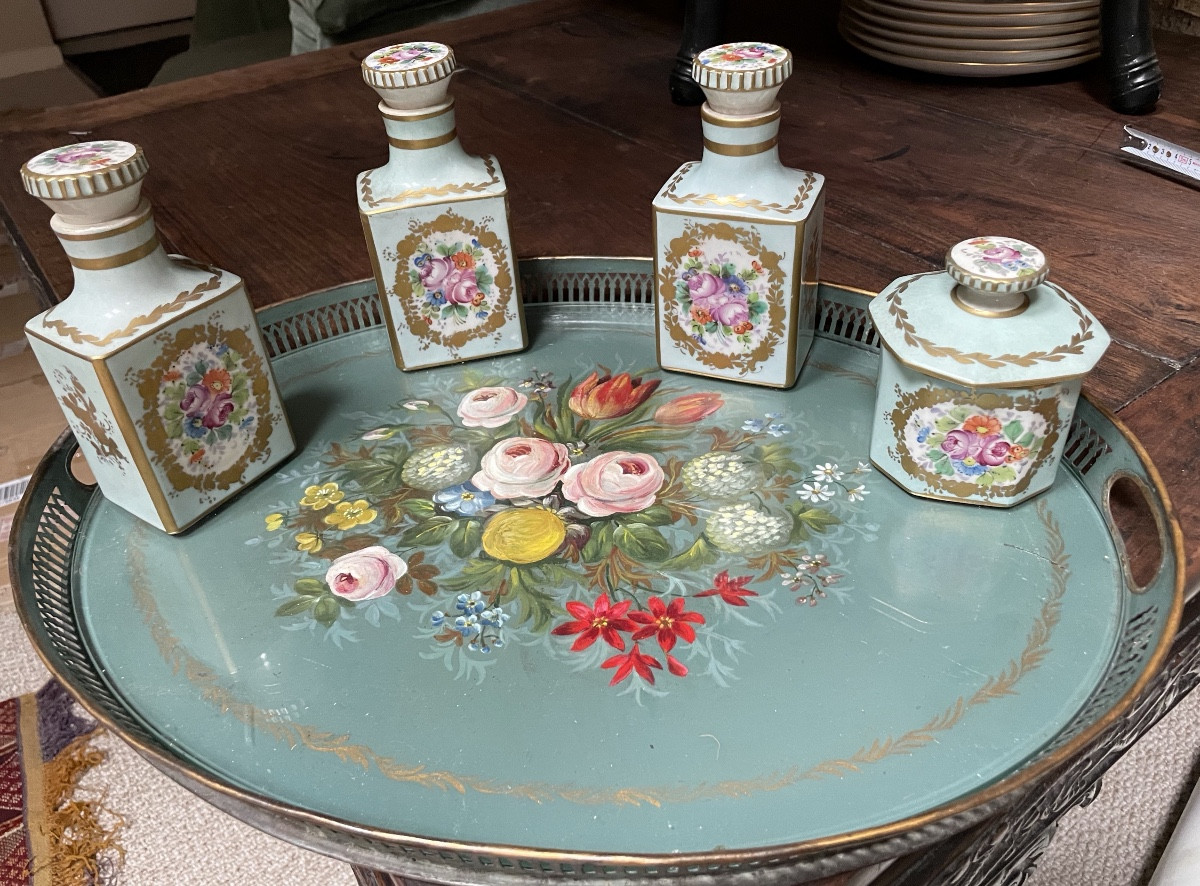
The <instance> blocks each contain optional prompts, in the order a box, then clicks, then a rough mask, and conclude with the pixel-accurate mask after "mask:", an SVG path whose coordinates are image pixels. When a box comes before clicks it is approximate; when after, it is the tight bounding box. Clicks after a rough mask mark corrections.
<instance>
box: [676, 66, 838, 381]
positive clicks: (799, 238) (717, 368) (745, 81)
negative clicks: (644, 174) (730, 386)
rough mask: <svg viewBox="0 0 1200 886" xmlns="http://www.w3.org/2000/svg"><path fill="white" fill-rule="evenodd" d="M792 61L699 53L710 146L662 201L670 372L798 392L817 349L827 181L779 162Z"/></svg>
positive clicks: (685, 167) (698, 68) (706, 143)
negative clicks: (781, 100)
mask: <svg viewBox="0 0 1200 886" xmlns="http://www.w3.org/2000/svg"><path fill="white" fill-rule="evenodd" d="M791 68H792V60H791V54H790V53H789V52H788V51H787V50H786V49H783V48H782V47H778V46H773V45H771V44H762V43H736V44H723V45H722V46H717V47H713V48H711V49H708V50H705V51H704V52H702V53H701V54H700V55H699V56H697V59H696V62H695V64H694V66H693V76H695V77H696V80H697V82H698V83H699V84H700V85H701V86H702V87H703V88H704V89H705V95H706V97H707V99H708V100H707V101H706V102H705V104H704V106H703V107H702V108H701V118H702V125H703V132H704V154H703V157H702V159H701V160H700V161H699V162H694V163H685V164H684V165H683V166H681V167H679V169H678V170H676V172H675V174H674V175H673V176H672V177H671V178H670V179H669V180H668V181H667V182H666V184H664V185H663V187H662V188H661V189H660V190H659V192H658V194H657V195H656V196H655V198H654V201H653V207H654V256H655V273H656V279H657V295H658V298H657V302H656V304H657V321H656V334H657V354H658V362H659V365H661V366H662V368H664V369H670V370H673V371H677V372H688V373H692V374H695V375H702V376H708V377H711V378H724V379H731V380H734V381H741V382H747V383H750V384H757V385H763V386H767V387H775V388H787V387H791V386H792V385H793V384H794V383H795V381H796V378H797V375H798V373H799V372H800V367H801V365H802V364H803V362H804V359H805V356H806V355H807V354H808V349H809V347H810V346H811V344H812V338H813V318H814V316H815V310H816V298H817V295H816V281H817V279H818V276H819V274H818V267H819V261H820V251H821V232H822V224H823V217H824V209H825V193H824V184H825V179H824V177H823V176H821V175H818V174H817V173H814V172H806V171H803V170H798V169H789V168H787V167H785V166H784V165H783V164H782V163H781V162H780V160H779V147H778V142H779V115H780V110H779V104H778V102H776V101H775V95H776V94H777V93H778V91H779V88H780V86H782V84H783V82H784V81H785V80H786V79H787V76H788V75H789V74H790V73H791Z"/></svg>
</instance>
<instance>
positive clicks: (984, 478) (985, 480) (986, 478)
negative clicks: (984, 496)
mask: <svg viewBox="0 0 1200 886" xmlns="http://www.w3.org/2000/svg"><path fill="white" fill-rule="evenodd" d="M975 482H976V483H978V484H979V485H980V486H982V487H983V488H984V489H986V488H987V487H989V486H991V485H992V484H993V483H995V482H996V475H995V474H993V473H992V472H991V471H984V472H983V473H982V474H980V475H979V476H978V477H976V478H975Z"/></svg>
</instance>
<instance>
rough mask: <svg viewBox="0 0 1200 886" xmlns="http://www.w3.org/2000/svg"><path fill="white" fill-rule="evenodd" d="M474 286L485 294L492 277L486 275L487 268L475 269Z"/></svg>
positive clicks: (489, 286) (477, 267)
mask: <svg viewBox="0 0 1200 886" xmlns="http://www.w3.org/2000/svg"><path fill="white" fill-rule="evenodd" d="M475 285H476V286H478V287H479V288H480V289H481V290H483V291H484V292H486V291H487V290H488V289H490V288H491V286H492V275H491V274H489V273H488V269H487V268H483V267H479V266H478V265H477V266H476V267H475Z"/></svg>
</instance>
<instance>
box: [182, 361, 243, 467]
mask: <svg viewBox="0 0 1200 886" xmlns="http://www.w3.org/2000/svg"><path fill="white" fill-rule="evenodd" d="M162 381H163V384H162V387H161V389H160V391H159V402H160V410H161V413H162V418H163V423H164V426H165V428H166V433H167V439H169V440H172V441H174V442H175V444H176V445H177V446H178V447H179V449H180V451H181V452H182V454H183V455H184V456H186V457H187V460H188V461H189V462H190V463H192V464H196V463H199V462H201V461H202V460H204V459H205V457H206V455H208V454H209V453H210V452H212V451H213V450H215V449H217V448H219V447H220V446H221V444H223V443H226V442H228V441H229V440H230V439H231V438H232V437H233V433H234V430H235V429H237V428H244V427H245V426H247V425H248V424H250V423H252V422H253V420H254V418H253V416H252V415H250V414H249V408H250V407H249V405H248V404H249V402H250V376H249V374H248V372H247V370H246V367H245V365H244V363H243V361H242V357H241V355H240V354H239V353H238V352H237V351H235V350H233V349H232V348H230V347H229V346H228V345H226V344H219V345H216V346H208V345H205V346H202V347H197V348H192V349H191V350H190V351H187V352H185V353H184V354H183V355H182V356H181V357H180V358H179V360H177V361H176V362H175V363H174V364H172V366H171V368H170V369H168V370H167V372H166V373H165V374H164V375H163V379H162Z"/></svg>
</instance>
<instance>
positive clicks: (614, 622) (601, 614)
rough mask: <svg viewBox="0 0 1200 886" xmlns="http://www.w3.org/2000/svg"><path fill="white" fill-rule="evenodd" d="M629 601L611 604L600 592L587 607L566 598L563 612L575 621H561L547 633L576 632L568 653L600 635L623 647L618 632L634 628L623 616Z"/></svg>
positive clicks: (611, 644) (613, 644) (606, 595)
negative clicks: (565, 607) (576, 635)
mask: <svg viewBox="0 0 1200 886" xmlns="http://www.w3.org/2000/svg"><path fill="white" fill-rule="evenodd" d="M629 603H630V601H629V600H623V601H621V602H620V603H617V604H615V605H614V604H612V603H610V602H609V599H608V594H601V595H600V596H599V597H597V598H596V602H595V603H594V604H593V605H591V606H588V605H587V604H586V603H580V602H579V601H578V600H569V601H567V612H569V613H571V615H573V616H575V620H574V621H565V622H563V623H562V624H560V625H558V626H557V627H555V628H554V630H553V631H552V632H551V633H553V634H556V635H557V636H559V637H566V636H570V635H571V634H579V636H578V637H576V638H575V642H574V643H572V644H571V651H572V652H579V651H580V650H581V649H587V648H588V647H589V646H591V645H592V644H593V643H595V642H596V639H597V638H603V640H604V642H605V643H607V644H608V645H609V646H611V647H613V648H614V649H624V648H625V638H624V637H622V636H621V634H620V633H619V632H620V631H633V630H635V629H636V628H637V625H635V624H634V623H633V622H632V621H630V620H629V619H628V618H627V617H626V616H625V613H626V612H628V611H629ZM604 667H608V665H607V664H606V665H604ZM639 673H640V671H639ZM650 682H654V681H653V680H651V681H650Z"/></svg>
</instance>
